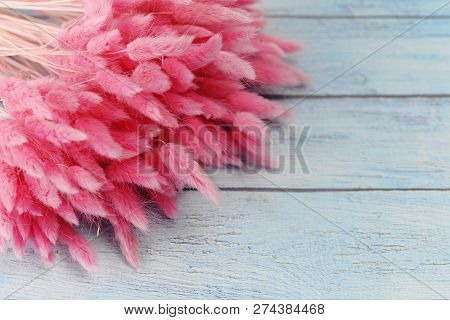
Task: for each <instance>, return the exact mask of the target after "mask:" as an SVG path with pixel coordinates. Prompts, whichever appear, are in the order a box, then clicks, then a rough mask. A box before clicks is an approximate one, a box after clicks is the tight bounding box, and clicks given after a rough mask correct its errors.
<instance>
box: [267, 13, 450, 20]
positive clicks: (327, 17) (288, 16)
mask: <svg viewBox="0 0 450 320" xmlns="http://www.w3.org/2000/svg"><path fill="white" fill-rule="evenodd" d="M266 17H267V18H271V19H279V18H282V19H305V20H349V19H352V20H356V19H386V20H391V19H395V20H398V19H402V20H412V19H423V18H424V17H425V15H408V16H405V15H357V16H354V15H303V14H276V13H275V14H267V15H266ZM427 19H450V15H433V16H429V17H428V18H427Z"/></svg>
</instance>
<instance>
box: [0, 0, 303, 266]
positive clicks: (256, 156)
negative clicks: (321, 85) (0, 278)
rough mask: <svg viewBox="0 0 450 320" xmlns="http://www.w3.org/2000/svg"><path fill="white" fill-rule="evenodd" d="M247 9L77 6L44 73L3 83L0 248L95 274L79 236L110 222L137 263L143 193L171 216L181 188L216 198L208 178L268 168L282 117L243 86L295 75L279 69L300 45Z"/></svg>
mask: <svg viewBox="0 0 450 320" xmlns="http://www.w3.org/2000/svg"><path fill="white" fill-rule="evenodd" d="M14 2H22V1H14ZM50 2H51V1H45V3H50ZM68 2H69V1H67V3H68ZM253 2H255V1H253V0H226V1H213V0H191V1H180V0H139V1H125V0H95V1H86V2H85V6H84V15H81V13H80V14H79V17H78V18H76V19H74V20H70V21H68V22H66V23H65V24H64V26H63V27H62V30H61V32H60V33H59V35H58V43H57V44H56V45H55V46H54V48H53V49H52V50H54V51H55V54H50V55H47V53H46V59H47V60H46V61H51V62H50V64H48V65H46V64H41V66H42V67H44V69H45V68H47V67H48V69H46V70H50V71H52V72H54V74H55V77H53V78H47V77H41V78H38V79H35V80H23V79H20V78H17V77H15V78H12V77H11V78H8V77H5V78H0V98H1V100H2V101H3V105H4V112H5V115H4V116H3V117H2V118H0V178H1V179H2V181H3V187H2V189H1V190H0V249H1V248H5V247H6V246H7V244H8V243H11V246H12V248H13V251H14V252H15V254H16V255H17V256H18V257H19V258H20V257H22V255H23V252H24V250H25V248H26V246H27V244H28V245H30V246H31V247H32V248H34V250H35V251H36V253H38V254H39V255H40V256H41V257H42V259H43V260H44V261H46V262H49V263H52V262H53V261H54V259H55V258H54V254H53V250H54V246H55V245H56V244H58V243H61V244H63V245H65V246H67V248H68V251H69V253H70V255H71V256H72V257H73V259H74V260H76V261H78V262H79V263H80V264H81V265H82V266H83V267H84V268H86V269H88V270H95V268H96V266H97V264H96V259H95V256H94V254H93V251H92V249H91V247H90V244H89V242H88V241H87V240H85V239H83V238H82V237H81V236H80V235H79V234H78V231H77V226H78V224H79V221H80V220H85V221H90V222H93V223H97V224H98V223H99V222H100V221H107V222H109V224H110V225H111V226H112V227H113V229H114V232H115V235H116V237H115V238H116V241H117V242H118V244H119V246H120V248H121V250H122V252H123V255H124V257H125V258H126V259H127V261H128V262H129V263H130V264H131V265H132V266H133V267H137V266H138V265H139V255H138V243H137V239H136V237H135V233H134V229H139V230H141V231H147V230H148V228H149V222H148V219H147V216H146V214H145V211H144V209H143V201H142V199H141V196H142V195H143V194H146V195H149V197H150V198H151V200H152V201H154V202H155V203H156V204H157V205H158V206H159V208H160V209H161V210H162V211H163V212H164V214H165V215H166V216H167V217H168V218H175V217H177V215H178V211H177V206H176V195H177V193H178V192H179V191H180V190H183V189H184V188H195V189H197V190H199V191H200V192H201V193H202V194H203V195H204V196H205V197H206V198H207V199H209V200H210V201H212V202H214V203H217V202H218V198H219V197H218V188H217V187H216V186H215V184H214V183H213V182H212V181H211V179H210V178H209V177H208V175H207V174H206V173H205V171H204V169H205V168H208V167H219V168H221V167H226V166H238V167H239V166H241V165H242V163H243V159H245V160H247V161H254V162H255V163H258V164H259V165H262V166H266V167H271V166H273V165H274V164H273V163H272V161H271V160H270V159H269V157H268V156H267V135H266V130H265V126H266V124H265V122H264V120H275V119H277V118H278V117H280V116H281V115H282V114H283V110H282V109H281V108H280V107H279V106H278V105H276V104H274V103H273V102H271V101H269V100H267V99H265V98H263V97H261V96H259V95H258V94H256V93H253V92H250V91H248V89H249V88H248V85H299V84H302V83H303V81H304V80H305V76H304V75H303V74H302V73H300V72H299V71H297V70H295V69H293V68H292V67H290V66H288V65H287V64H285V63H284V62H283V61H282V57H283V56H284V55H285V54H286V53H290V52H293V51H295V50H297V49H298V47H297V46H296V45H295V44H292V43H290V42H287V41H284V40H279V39H275V38H272V37H269V36H267V35H264V34H263V33H262V32H261V28H262V26H263V25H264V22H265V21H264V19H263V17H262V15H261V13H260V12H259V11H257V10H254V9H252V8H251V7H250V4H252V3H253ZM27 3H28V2H27ZM32 3H41V2H39V1H36V2H32ZM43 3H44V2H42V3H41V4H42V5H43ZM77 8H78V7H77ZM72 14H75V15H76V10H75V11H73V12H71V13H70V14H69V16H70V15H72ZM65 17H66V16H64V18H65ZM60 20H64V19H63V18H62V19H60ZM38 56H39V57H41V56H40V55H38ZM48 56H51V59H48ZM39 62H40V61H39ZM49 66H50V67H49Z"/></svg>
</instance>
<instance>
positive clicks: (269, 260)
mask: <svg viewBox="0 0 450 320" xmlns="http://www.w3.org/2000/svg"><path fill="white" fill-rule="evenodd" d="M293 196H295V197H296V198H293ZM293 196H291V195H289V194H286V193H267V192H261V193H249V192H224V193H222V202H221V204H220V205H219V206H217V207H213V206H210V205H208V204H206V202H205V201H204V200H203V199H201V196H200V195H199V193H197V192H186V193H184V194H183V195H182V197H181V199H180V206H181V208H182V210H183V214H184V217H183V218H181V219H180V220H177V221H175V222H173V221H169V220H165V219H162V218H160V217H157V216H155V217H153V223H152V226H151V230H150V233H149V234H148V235H140V237H139V238H140V239H139V242H140V246H141V255H142V266H141V267H140V268H139V269H137V270H133V269H131V268H130V267H129V266H127V265H126V264H125V262H124V261H123V259H122V258H121V256H120V253H119V252H118V249H117V247H116V245H111V243H112V242H113V241H112V235H101V236H100V237H99V238H98V239H97V240H95V241H94V242H93V245H94V246H95V249H96V251H97V252H98V253H99V260H100V271H99V272H98V273H94V274H86V273H84V272H83V271H82V270H80V269H79V267H77V266H76V265H75V264H73V263H69V262H68V261H65V262H63V263H61V264H59V265H57V266H55V267H54V268H53V269H51V270H50V271H48V272H47V273H45V274H43V275H42V276H41V277H39V278H38V279H36V280H35V281H34V282H32V283H31V284H30V285H28V286H26V287H24V288H23V289H21V290H20V291H18V292H17V293H16V294H14V295H13V296H11V298H26V299H31V298H33V299H36V298H40V299H65V298H70V299H84V298H90V299H99V298H102V299H106V298H108V299H133V298H137V299H158V298H159V299H196V298H204V299H216V298H221V299H225V298H226V299H236V298H240V299H251V298H253V299H259V298H267V299H269V298H274V299H275V298H276V299H280V298H285V299H300V298H303V299H390V298H396V299H404V298H408V299H422V298H429V299H434V298H442V296H447V297H449V296H450V250H449V246H448V243H449V242H450V219H449V217H448V212H447V211H448V209H447V208H448V207H449V206H450V198H449V197H448V192H360V193H346V192H343V193H296V194H294V195H293ZM297 199H298V200H300V201H302V202H304V203H305V204H307V205H308V206H310V207H311V208H313V209H314V210H316V212H319V213H320V215H322V216H320V215H319V214H317V213H316V212H313V211H311V210H310V209H307V208H305V206H303V205H302V204H301V203H299V202H298V200H297ZM95 233H96V230H92V232H91V237H95ZM366 245H367V246H368V247H369V248H370V249H368V248H367V247H366ZM65 253H66V252H65V250H62V249H61V250H58V253H57V256H58V258H60V257H62V256H64V254H65ZM45 269H46V267H45V266H43V265H42V264H41V263H40V262H39V261H38V259H37V258H36V257H34V256H30V255H29V254H27V255H26V257H25V261H23V262H20V261H16V260H15V259H14V258H13V257H12V253H10V252H9V253H7V254H6V255H4V256H1V257H0V296H1V297H4V296H6V295H8V294H9V293H10V292H11V291H13V290H15V289H16V288H18V287H20V286H22V285H23V284H24V283H26V282H27V281H28V280H29V279H31V278H33V277H34V276H36V275H38V274H39V273H41V272H43V271H45ZM417 279H418V280H417Z"/></svg>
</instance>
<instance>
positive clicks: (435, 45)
mask: <svg viewBox="0 0 450 320" xmlns="http://www.w3.org/2000/svg"><path fill="white" fill-rule="evenodd" d="M417 21H418V19H400V20H399V19H356V20H355V19H319V20H314V19H287V18H276V19H270V21H269V25H268V27H267V32H268V33H270V34H273V35H279V36H282V37H286V38H289V39H293V40H296V41H297V42H299V43H302V44H304V45H305V46H306V50H305V51H303V52H300V53H297V54H294V55H291V56H289V57H288V61H289V62H290V63H291V64H293V65H294V66H296V67H298V68H300V69H302V70H303V71H305V72H306V73H307V74H309V75H310V76H311V77H312V83H311V84H310V85H309V86H308V87H306V88H305V87H302V88H291V89H283V88H277V89H271V90H266V91H265V92H266V93H273V94H278V95H279V94H282V95H299V94H300V95H305V94H311V93H314V94H315V95H317V96H324V95H371V96H374V95H450V81H448V75H449V74H450V63H448V62H449V61H450V50H449V47H450V37H449V36H448V30H449V25H450V22H449V20H448V19H436V20H425V21H422V22H421V23H418V24H417ZM415 24H417V25H415ZM414 25H415V26H414ZM413 26H414V27H413ZM407 30H409V31H407ZM400 35H401V36H400Z"/></svg>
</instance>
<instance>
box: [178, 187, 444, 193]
mask: <svg viewBox="0 0 450 320" xmlns="http://www.w3.org/2000/svg"><path fill="white" fill-rule="evenodd" d="M219 190H220V191H229V192H236V191H237V192H293V193H325V192H399V191H400V192H430V191H438V192H448V191H450V188H282V187H281V188H270V187H269V188H266V187H257V188H250V187H220V188H219ZM183 191H194V192H198V191H197V190H196V189H193V188H185V189H183Z"/></svg>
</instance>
